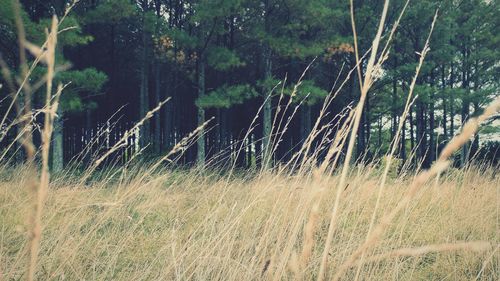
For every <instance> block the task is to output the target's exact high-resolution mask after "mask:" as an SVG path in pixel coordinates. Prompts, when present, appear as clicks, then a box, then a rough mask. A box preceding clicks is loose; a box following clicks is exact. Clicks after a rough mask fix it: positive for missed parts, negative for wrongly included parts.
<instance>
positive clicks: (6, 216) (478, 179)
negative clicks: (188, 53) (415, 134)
mask: <svg viewBox="0 0 500 281" xmlns="http://www.w3.org/2000/svg"><path fill="white" fill-rule="evenodd" d="M497 171H498V170H492V169H491V170H490V169H486V170H481V171H480V170H478V169H474V168H469V169H465V170H451V171H448V172H446V173H445V174H444V175H442V176H441V178H440V179H439V182H437V181H436V180H431V181H430V182H428V183H427V184H426V185H425V186H423V187H422V188H421V189H420V190H419V192H418V193H417V194H416V196H415V197H414V198H413V199H412V201H411V202H410V203H409V204H408V205H407V206H406V207H405V209H404V211H403V212H401V213H399V214H398V216H397V217H395V219H394V220H393V221H392V222H391V223H390V224H389V225H388V226H387V228H386V229H385V233H384V235H383V239H382V240H381V241H379V243H377V245H374V247H372V248H371V249H369V250H368V251H367V252H366V256H365V257H364V263H363V266H362V267H360V273H359V274H360V277H361V279H364V280H367V279H368V280H474V279H476V278H477V279H478V280H495V279H496V278H497V277H498V276H499V274H500V268H499V266H498V265H499V262H500V252H499V251H498V248H499V246H498V245H499V241H498V194H499V188H500V178H499V177H498V175H496V174H495V173H496V172H497ZM26 173H27V172H26V170H23V169H18V170H15V171H13V170H2V172H1V174H2V181H1V183H0V226H1V227H0V274H1V275H0V279H2V280H18V279H21V278H22V277H23V276H25V272H26V266H27V265H26V264H27V259H28V258H27V252H28V251H27V232H28V231H27V229H28V228H29V225H28V224H27V221H28V216H29V212H30V210H31V209H32V208H33V207H32V203H31V202H32V198H31V197H30V192H29V190H28V189H27V188H26V180H27V179H28V178H29V177H28V175H27V174H26ZM141 175H142V174H141V169H140V168H137V169H135V170H134V171H132V170H131V171H130V172H129V174H128V175H127V176H125V177H121V179H120V180H113V181H112V180H101V181H96V182H94V183H92V184H90V185H87V186H83V185H80V184H79V183H78V179H77V178H76V177H75V178H74V179H71V178H70V177H68V176H67V175H66V176H64V177H57V176H55V177H54V178H53V181H52V184H51V188H50V191H49V193H48V196H47V201H46V205H45V209H44V212H43V219H42V222H43V236H42V241H41V249H40V255H39V257H40V260H39V263H38V271H37V276H38V279H39V280H63V279H65V280H297V279H303V280H312V279H314V278H315V277H316V276H317V274H318V268H319V264H320V261H321V256H322V252H323V249H324V243H325V237H326V232H327V229H328V222H329V217H330V209H331V206H332V205H333V200H334V197H335V190H334V189H335V188H334V187H335V182H336V181H337V180H338V177H337V176H332V177H326V176H323V177H320V178H318V177H315V176H313V175H312V174H311V175H309V176H308V175H305V176H304V175H301V176H297V177H295V176H282V175H276V174H256V175H251V176H250V175H247V176H235V177H233V178H232V179H230V180H228V179H227V178H225V177H223V176H222V177H221V176H220V175H217V174H216V173H211V172H210V171H203V172H201V171H189V172H173V171H162V172H161V173H158V174H156V175H148V176H147V177H145V178H142V179H141V177H142V176H141ZM379 176H380V170H379V169H377V168H370V167H359V168H356V169H354V170H353V171H352V174H351V176H350V179H349V181H348V182H349V185H348V186H347V187H346V190H345V192H344V193H343V195H342V198H341V201H340V206H339V216H338V220H337V228H336V231H335V234H334V238H333V245H332V247H331V250H330V253H329V254H328V263H327V265H328V270H327V274H328V277H330V278H331V277H332V276H333V275H334V274H335V272H336V270H337V269H338V268H339V267H340V266H341V265H342V264H345V262H346V259H347V258H348V257H349V256H350V255H351V253H352V252H353V251H354V250H355V249H356V248H357V247H358V246H359V245H360V244H362V242H363V241H364V240H365V239H366V234H367V231H368V226H369V224H370V219H371V216H372V213H373V209H374V205H375V201H376V198H377V191H378V185H377V183H378V181H379ZM411 180H412V176H411V175H406V176H405V177H400V178H394V177H393V178H392V179H390V180H389V182H388V184H387V187H386V188H385V191H384V194H383V195H382V197H381V205H380V206H381V207H380V209H379V212H378V215H377V220H379V219H380V217H382V216H383V215H384V214H385V213H387V212H389V210H391V209H392V208H394V206H395V205H396V204H397V203H398V202H399V201H400V200H401V198H402V197H403V194H404V193H405V191H406V190H407V187H408V185H409V182H410V181H411ZM357 268H358V266H357V263H355V264H352V265H350V266H348V268H347V269H346V272H345V274H343V279H345V280H351V279H353V278H354V276H355V274H356V271H357ZM330 278H328V280H329V279H330Z"/></svg>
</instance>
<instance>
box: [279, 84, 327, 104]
mask: <svg viewBox="0 0 500 281" xmlns="http://www.w3.org/2000/svg"><path fill="white" fill-rule="evenodd" d="M285 93H287V94H289V95H291V94H293V95H295V96H296V99H295V101H301V100H303V99H306V104H308V105H313V104H315V103H317V102H319V101H322V100H323V99H324V98H325V97H326V96H327V95H328V92H327V91H325V90H324V89H322V88H320V87H318V86H317V85H316V84H315V83H314V81H313V80H303V81H301V82H300V84H299V85H298V86H297V87H296V89H295V86H290V87H288V88H287V90H286V91H285Z"/></svg>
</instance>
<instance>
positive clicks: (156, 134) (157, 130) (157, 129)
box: [153, 60, 161, 154]
mask: <svg viewBox="0 0 500 281" xmlns="http://www.w3.org/2000/svg"><path fill="white" fill-rule="evenodd" d="M160 88H161V65H160V62H159V61H158V60H157V61H156V62H155V92H154V105H155V106H156V105H158V104H159V103H160V90H161V89H160ZM153 122H154V131H153V149H154V152H155V154H159V153H160V150H161V143H160V142H161V140H160V136H161V125H160V113H159V112H157V113H156V114H155V115H154V116H153Z"/></svg>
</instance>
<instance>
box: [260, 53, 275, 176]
mask: <svg viewBox="0 0 500 281" xmlns="http://www.w3.org/2000/svg"><path fill="white" fill-rule="evenodd" d="M262 56H263V64H264V80H267V79H270V78H271V77H272V64H271V49H270V48H269V46H264V47H263V52H262ZM264 91H265V92H264V93H263V95H262V96H263V97H264V99H265V101H264V108H263V109H262V111H263V116H262V117H263V118H262V138H263V141H262V145H263V148H262V153H263V154H262V160H263V162H262V165H263V167H264V169H268V168H270V166H271V165H272V155H271V153H272V148H271V129H272V122H273V121H272V98H271V94H272V93H271V91H270V90H269V89H264Z"/></svg>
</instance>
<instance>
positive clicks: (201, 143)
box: [196, 57, 205, 167]
mask: <svg viewBox="0 0 500 281" xmlns="http://www.w3.org/2000/svg"><path fill="white" fill-rule="evenodd" d="M204 95H205V61H204V59H203V58H202V57H201V58H200V59H199V61H198V98H200V97H203V96H204ZM197 117H198V120H197V121H198V126H201V125H203V123H205V109H203V107H201V106H198V111H197ZM196 147H197V152H196V164H197V165H199V166H200V167H203V166H204V165H205V132H204V130H201V131H200V136H199V138H198V141H197V142H196Z"/></svg>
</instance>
